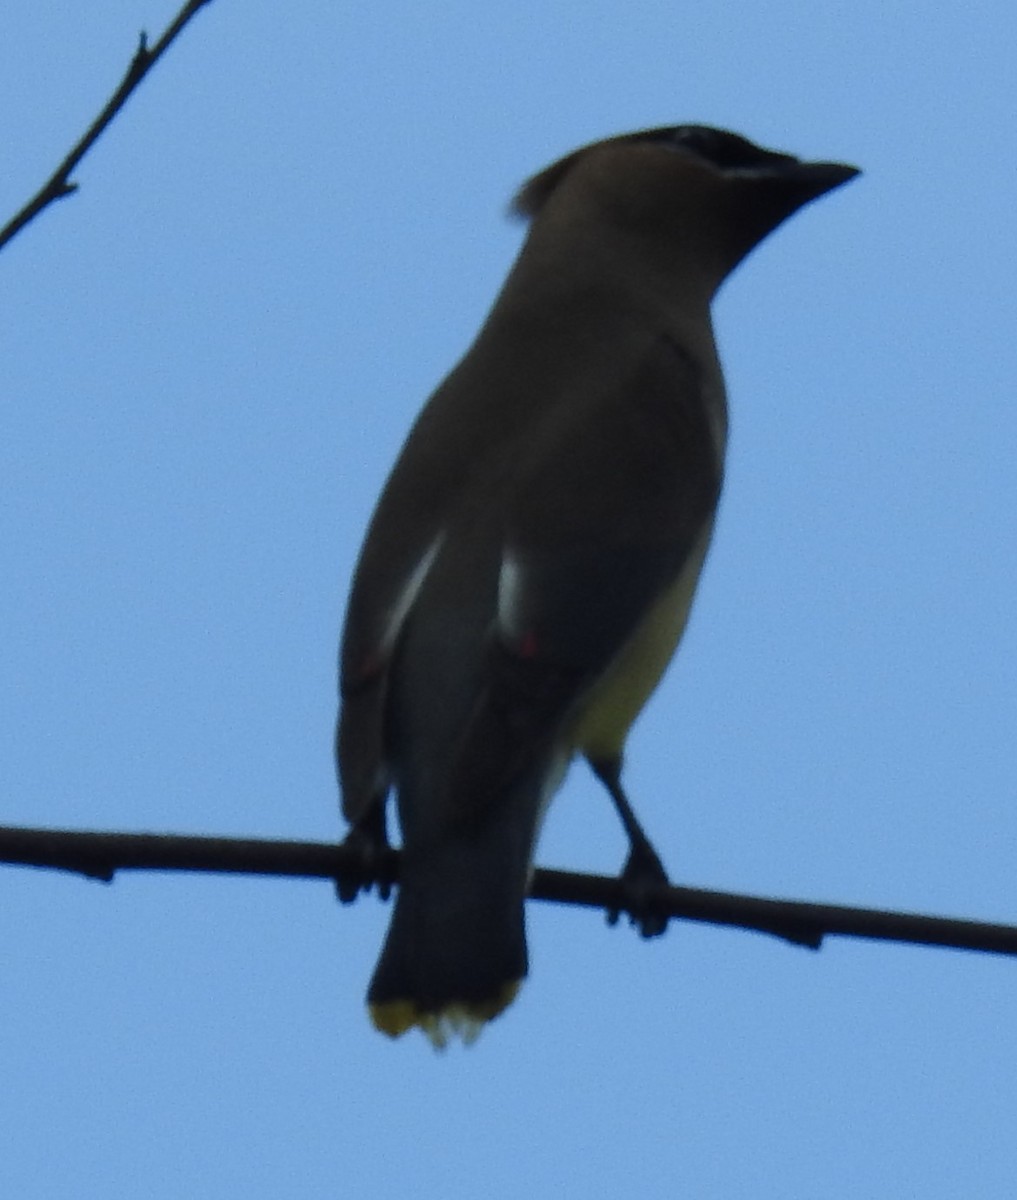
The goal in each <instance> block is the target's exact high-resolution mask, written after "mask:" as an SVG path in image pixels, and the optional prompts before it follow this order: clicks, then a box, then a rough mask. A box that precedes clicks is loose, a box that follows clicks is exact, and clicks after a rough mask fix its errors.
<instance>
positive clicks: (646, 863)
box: [607, 840, 671, 938]
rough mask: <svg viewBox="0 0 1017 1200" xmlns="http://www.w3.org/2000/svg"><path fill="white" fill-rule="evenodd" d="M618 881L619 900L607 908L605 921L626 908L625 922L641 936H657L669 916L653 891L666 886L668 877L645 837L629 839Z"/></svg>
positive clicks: (614, 921)
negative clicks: (627, 921) (626, 855)
mask: <svg viewBox="0 0 1017 1200" xmlns="http://www.w3.org/2000/svg"><path fill="white" fill-rule="evenodd" d="M619 883H620V886H621V904H620V905H619V906H618V907H617V908H610V909H608V912H607V921H608V924H609V925H616V924H617V923H618V918H619V916H620V915H621V913H622V912H626V913H628V917H629V922H630V923H631V924H632V925H633V926H635V927H636V928H637V929H638V930H639V932H640V934H641V935H642V936H643V937H644V938H651V937H659V936H660V935H661V934H662V933H663V932H664V930H665V929H666V928H667V923H668V921H669V919H670V918H669V917H668V915H667V913H665V912H663V911H662V910H661V908H660V907H659V904H657V903H655V902H654V900H655V898H654V893H655V892H656V891H657V890H658V889H659V888H662V887H669V886H670V883H671V881H670V880H669V879H668V877H667V872H666V871H665V870H664V864H663V863H662V862H661V861H660V858H659V857H658V855H657V852H656V851H655V850H654V848H653V847H652V846H651V845H650V843H649V842H648V841H645V840H644V841H637V842H634V843H633V845H632V849H631V851H630V853H629V856H628V858H627V859H626V862H625V866H624V868H623V869H622V873H621V875H620V876H619Z"/></svg>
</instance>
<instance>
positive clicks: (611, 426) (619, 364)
mask: <svg viewBox="0 0 1017 1200" xmlns="http://www.w3.org/2000/svg"><path fill="white" fill-rule="evenodd" d="M857 173H858V172H857V170H856V168H854V167H849V166H844V165H842V164H840V163H827V162H820V163H809V162H801V161H799V160H798V159H797V158H794V157H792V156H791V155H788V154H778V153H775V152H773V151H770V150H764V149H761V148H760V147H759V146H756V145H753V143H752V142H749V141H747V140H746V139H745V138H742V137H738V136H737V135H736V134H733V133H727V132H724V131H723V130H718V129H710V128H706V127H703V126H698V125H681V126H678V127H676V128H668V129H651V130H647V131H644V132H640V133H633V134H628V135H625V136H622V137H615V138H610V139H608V140H606V141H602V142H596V143H594V144H593V145H590V146H586V147H584V148H582V149H580V150H577V151H575V152H574V153H572V154H569V155H567V156H566V157H565V158H562V159H560V160H559V161H558V162H556V163H553V164H552V165H551V166H549V167H548V168H546V170H544V171H542V172H541V173H540V174H539V175H536V176H534V178H532V179H531V180H530V181H529V182H528V183H526V184H525V185H524V186H523V188H522V190H521V191H520V192H519V194H518V195H517V196H516V198H515V202H514V205H513V208H514V211H515V212H516V213H517V214H519V215H520V216H522V217H524V218H528V219H529V222H530V229H529V235H528V237H527V239H526V242H525V244H524V246H523V248H522V251H521V253H520V255H519V258H518V259H517V261H516V263H515V265H514V267H513V268H512V271H511V273H510V274H509V277H508V279H507V280H506V282H505V285H504V287H503V288H502V290H501V293H500V295H499V296H498V298H497V300H496V302H495V304H494V307H493V309H492V310H491V313H490V315H489V316H488V318H487V321H486V322H485V324H484V326H483V328H482V329H481V330H480V333H479V334H478V336H477V339H476V341H475V342H474V344H473V345H472V347H471V348H470V349H469V351H468V352H467V354H466V356H465V357H464V358H463V360H462V361H461V362H460V363H459V365H458V366H457V367H455V369H454V370H453V371H452V373H451V374H450V375H449V376H448V378H447V379H446V380H445V381H444V383H442V384H441V386H440V387H439V388H438V390H437V391H436V392H435V394H434V395H433V396H432V397H431V399H430V400H429V401H428V403H427V405H426V406H425V408H424V409H423V411H422V412H421V414H420V416H419V417H418V418H417V421H416V424H415V425H414V426H413V429H412V431H411V432H410V435H409V437H408V438H407V441H406V444H405V446H404V447H403V449H402V452H401V454H400V456H399V459H398V461H397V462H396V465H395V468H394V469H393V471H392V474H391V476H390V477H389V480H388V482H387V484H386V486H385V489H384V491H383V492H382V495H381V498H380V500H379V501H378V505H377V508H376V510H375V512H374V516H373V518H372V520H371V524H370V527H369V529H368V533H367V537H366V540H365V542H364V546H363V549H362V551H361V554H360V559H359V563H358V565H357V569H356V574H355V578H354V582H353V588H352V593H351V595H350V600H349V607H348V611H347V615H346V626H345V630H344V635H343V644H342V655H341V676H342V679H341V693H342V712H341V716H340V722H339V730H338V737H337V748H338V761H339V775H340V782H341V785H342V791H343V812H344V814H345V816H346V818H347V819H348V820H349V822H350V823H351V825H352V827H353V829H352V832H351V834H350V838H351V839H352V840H354V841H355V842H358V843H359V844H361V845H364V846H366V847H369V848H370V847H373V848H375V849H378V848H380V847H382V846H384V845H385V838H386V833H385V802H386V795H387V793H388V791H389V788H390V787H392V788H394V789H395V791H396V794H397V799H398V812H399V822H400V826H401V829H402V846H403V854H402V863H401V868H400V882H399V888H398V894H397V898H396V903H395V910H394V912H393V915H392V921H391V925H390V927H389V931H388V936H387V938H386V941H385V946H384V949H383V951H382V954H381V959H380V961H379V963H378V966H377V968H376V970H375V972H374V977H373V979H372V980H371V984H370V988H369V991H368V1003H369V1006H370V1011H371V1017H372V1019H373V1021H374V1024H375V1025H376V1026H377V1028H378V1029H380V1030H382V1031H383V1032H384V1033H387V1034H389V1035H391V1036H393V1037H398V1036H399V1035H400V1034H402V1033H404V1032H405V1031H406V1030H407V1029H410V1028H411V1027H412V1026H414V1025H419V1026H420V1027H421V1028H422V1029H423V1031H424V1033H425V1034H427V1036H428V1037H429V1038H430V1039H431V1041H432V1042H433V1043H434V1044H435V1045H436V1046H442V1045H444V1044H445V1042H446V1041H447V1039H448V1037H449V1036H450V1035H451V1034H458V1035H459V1036H461V1037H462V1038H463V1039H464V1040H465V1041H471V1040H472V1039H473V1038H474V1037H475V1036H476V1034H477V1032H479V1030H480V1028H481V1026H482V1025H483V1024H484V1022H486V1021H489V1020H490V1019H491V1018H493V1017H495V1016H497V1015H498V1014H499V1013H500V1012H501V1011H502V1010H503V1009H504V1008H505V1007H506V1006H507V1005H508V1004H509V1003H510V1002H511V1001H512V999H513V998H514V996H515V994H516V992H517V990H518V988H519V985H520V983H521V981H522V980H523V978H524V976H525V975H526V970H527V957H526V940H525V933H524V917H523V908H524V903H523V902H524V897H525V895H526V891H527V886H528V883H529V879H530V875H531V872H532V864H533V856H534V850H535V842H536V838H537V832H538V828H539V825H540V820H541V816H542V814H543V811H544V809H545V807H546V805H547V803H548V801H549V800H550V799H551V796H552V795H553V794H554V792H555V790H556V789H557V787H558V785H559V784H560V782H561V780H562V777H563V775H564V773H565V770H566V768H567V767H568V764H569V762H570V761H571V759H572V758H573V756H574V755H576V754H581V755H583V756H584V757H585V758H586V759H587V761H588V762H589V763H590V765H591V766H592V768H593V770H594V772H595V773H596V775H597V776H598V777H599V779H600V780H601V781H602V782H603V783H604V785H605V786H606V788H607V790H608V792H609V793H610V795H611V797H612V799H613V801H614V803H615V805H616V807H617V809H618V812H619V815H620V816H621V819H622V822H623V825H624V827H625V831H626V833H627V834H628V837H629V841H630V844H631V853H630V855H629V859H628V862H627V864H626V867H625V871H624V873H623V878H624V880H625V882H626V884H627V887H628V890H627V894H628V895H630V896H631V897H632V898H633V903H632V905H631V908H632V910H633V912H634V916H635V918H636V919H637V921H638V923H639V924H640V925H641V927H642V931H643V933H644V934H645V935H646V936H650V935H652V934H655V933H659V932H661V931H662V929H663V927H664V925H665V924H666V920H662V919H660V918H659V917H658V916H656V915H655V914H654V913H653V912H652V911H643V912H641V911H640V910H639V903H638V900H639V895H640V889H641V888H642V892H643V894H644V895H645V894H646V884H647V883H655V882H658V881H662V882H666V878H667V877H666V875H665V874H664V870H663V867H662V866H661V864H660V860H659V859H658V858H657V856H656V854H655V853H654V852H653V849H652V847H651V846H650V843H649V841H648V840H647V838H646V835H645V834H644V833H643V831H642V829H641V828H640V826H639V823H638V821H637V820H636V817H635V815H634V814H633V812H632V810H631V808H630V807H629V804H628V801H627V800H626V798H625V794H624V792H623V790H622V787H621V782H620V771H621V762H622V751H623V746H624V742H625V737H626V734H627V732H628V729H629V726H630V725H631V724H632V722H633V720H634V719H635V717H636V716H637V714H638V713H639V711H640V709H641V708H642V706H643V704H644V703H645V701H646V699H647V698H648V697H649V695H650V693H651V692H652V691H653V689H654V688H655V687H656V685H657V683H658V681H659V679H660V677H661V675H662V674H663V672H664V669H665V667H666V666H667V663H668V661H669V660H670V658H671V656H672V654H673V653H674V650H675V647H676V646H677V644H678V640H679V638H680V637H681V634H682V631H683V629H684V627H685V622H686V620H687V618H688V613H689V607H690V604H691V602H692V596H693V592H694V590H695V586H696V581H697V578H698V576H699V571H700V568H701V567H702V565H703V558H704V556H705V554H706V550H707V546H708V545H709V541H710V534H711V532H712V529H713V520H714V513H715V510H716V507H717V500H718V496H719V494H720V487H721V477H722V471H723V460H724V445H725V438H726V432H727V409H726V403H725V395H724V382H723V378H722V376H721V370H720V364H719V362H718V360H717V352H716V348H715V345H714V338H713V329H712V325H711V319H710V302H711V300H712V299H713V296H714V293H715V292H716V291H717V289H718V287H719V286H720V284H721V283H722V282H723V281H724V279H725V278H726V276H727V275H728V274H729V273H730V272H731V271H732V270H733V269H734V267H735V266H737V264H738V263H739V262H740V261H741V260H742V259H743V258H744V257H745V255H746V254H748V252H749V251H750V250H751V249H752V248H753V247H754V246H755V245H757V243H759V242H760V241H761V240H762V239H763V238H764V237H765V236H766V235H767V234H768V233H770V231H771V230H773V229H775V228H776V227H777V226H778V225H779V224H780V223H781V222H782V221H784V220H785V219H786V218H787V217H789V216H791V214H792V213H793V212H795V211H796V210H797V209H799V208H801V207H802V205H804V204H807V203H808V202H809V201H810V200H814V199H816V198H817V197H818V196H821V195H823V193H824V192H828V191H830V190H831V189H833V188H835V187H838V186H839V185H840V184H842V183H846V182H847V181H848V180H849V179H851V178H852V177H853V176H854V175H856V174H857ZM343 898H344V899H350V898H351V896H350V895H349V894H348V893H347V894H345V895H344V897H343Z"/></svg>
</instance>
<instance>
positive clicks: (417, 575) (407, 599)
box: [381, 530, 445, 656]
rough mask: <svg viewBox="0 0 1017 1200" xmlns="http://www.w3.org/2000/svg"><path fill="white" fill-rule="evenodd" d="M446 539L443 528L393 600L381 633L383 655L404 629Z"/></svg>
mask: <svg viewBox="0 0 1017 1200" xmlns="http://www.w3.org/2000/svg"><path fill="white" fill-rule="evenodd" d="M444 540H445V533H444V530H443V531H442V532H441V533H439V534H438V536H437V537H436V538H435V539H434V541H433V542H432V543H431V544H430V546H428V547H427V549H426V550H425V551H424V553H423V555H422V556H421V558H420V560H419V562H418V563H417V565H416V566H415V567H414V568H413V570H412V571H411V572H410V574H409V576H408V577H407V579H406V582H405V583H404V584H403V588H402V591H401V592H400V593H399V594H398V595H397V596H396V598H395V600H394V601H393V602H392V606H391V607H390V608H389V610H388V613H387V615H386V620H385V626H384V629H383V630H382V635H381V651H382V655H383V656H384V655H387V654H388V653H389V651H390V650H391V649H392V647H393V646H394V645H395V641H396V638H397V637H398V636H399V630H400V629H402V626H403V622H404V621H405V620H406V614H407V613H408V612H409V611H410V609H411V608H412V607H413V602H414V600H416V598H417V596H418V595H419V593H420V589H421V588H422V587H423V586H424V580H425V579H426V578H427V572H428V571H430V569H431V564H432V563H433V562H434V560H435V557H436V556H437V554H438V551H439V550H440V549H441V544H442V542H443V541H444Z"/></svg>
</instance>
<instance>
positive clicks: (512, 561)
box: [498, 550, 524, 641]
mask: <svg viewBox="0 0 1017 1200" xmlns="http://www.w3.org/2000/svg"><path fill="white" fill-rule="evenodd" d="M522 592H523V569H522V566H521V565H520V562H519V559H518V558H516V557H515V556H514V555H513V554H512V552H511V551H510V550H506V551H505V553H504V554H503V555H502V560H501V570H500V571H499V572H498V628H499V629H501V631H502V632H503V633H504V634H505V635H506V636H507V637H508V638H509V640H510V641H511V640H514V639H515V638H518V637H521V636H522V634H523V632H524V630H523V628H522V621H521V615H522V614H521V612H520V600H521V599H522Z"/></svg>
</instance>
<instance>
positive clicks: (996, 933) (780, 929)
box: [0, 826, 1017, 955]
mask: <svg viewBox="0 0 1017 1200" xmlns="http://www.w3.org/2000/svg"><path fill="white" fill-rule="evenodd" d="M0 863H12V864H18V865H21V866H33V867H43V868H56V869H59V870H64V871H73V872H75V873H76V874H79V875H86V876H89V877H91V878H94V879H101V880H104V881H106V882H110V881H111V880H112V879H113V876H114V875H115V874H116V872H117V871H127V870H148V871H213V872H227V873H231V874H244V875H281V876H291V877H292V876H301V877H312V878H318V879H332V880H334V881H336V882H337V883H338V882H339V881H342V883H343V884H344V886H345V887H346V888H347V889H350V890H355V889H356V888H357V887H368V886H370V885H371V884H379V885H380V886H382V887H387V886H390V885H391V884H392V883H394V882H397V881H398V877H399V855H398V853H397V852H396V851H394V850H391V851H387V852H386V853H385V854H383V855H381V856H380V857H379V858H378V859H377V860H376V861H373V862H372V861H369V860H367V859H366V858H365V856H364V854H363V853H362V852H361V851H360V850H359V849H357V848H355V847H352V846H347V845H335V844H331V843H328V842H279V841H268V840H264V839H253V838H211V837H186V836H180V835H176V834H151V833H78V832H73V831H70V830H56V829H24V828H13V827H10V826H7V827H3V826H0ZM530 896H531V898H533V899H534V900H550V901H555V902H557V903H559V904H576V905H581V906H583V907H586V908H599V909H603V910H605V911H608V912H610V911H612V910H614V911H619V910H620V911H626V907H627V904H626V902H627V896H626V892H625V889H624V887H623V885H622V884H621V882H620V881H619V880H618V879H616V878H612V877H610V876H605V875H579V874H575V873H573V872H570V871H549V870H538V871H537V872H536V873H535V875H534V878H533V884H532V887H531V889H530ZM648 902H649V903H650V904H651V905H652V906H653V908H654V909H659V911H661V912H662V913H666V914H667V915H668V916H671V917H679V918H683V919H685V920H688V921H700V922H705V923H709V924H714V925H733V926H737V927H738V928H741V929H751V930H755V931H757V932H760V933H768V934H772V935H773V936H775V937H779V938H783V939H784V940H785V941H789V942H794V943H796V944H798V945H802V946H808V947H810V948H812V949H818V948H819V946H820V945H821V943H822V941H823V938H824V937H828V936H838V937H859V938H870V939H875V940H878V941H890V942H910V943H914V944H919V945H926V946H950V947H953V948H954V949H957V950H977V951H981V952H983V953H988V954H1011V955H1017V926H1013V925H992V924H986V923H985V922H982V921H961V920H956V919H954V918H950V917H927V916H919V915H916V914H913V913H900V912H885V911H881V910H878V909H870V908H854V907H847V906H840V905H833V904H810V903H807V902H805V901H800V900H770V899H766V898H764V897H761V896H742V895H736V894H734V893H730V892H712V891H704V890H702V889H700V888H687V887H668V888H659V889H657V891H656V892H654V893H652V894H651V895H650V896H649V897H648Z"/></svg>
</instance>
